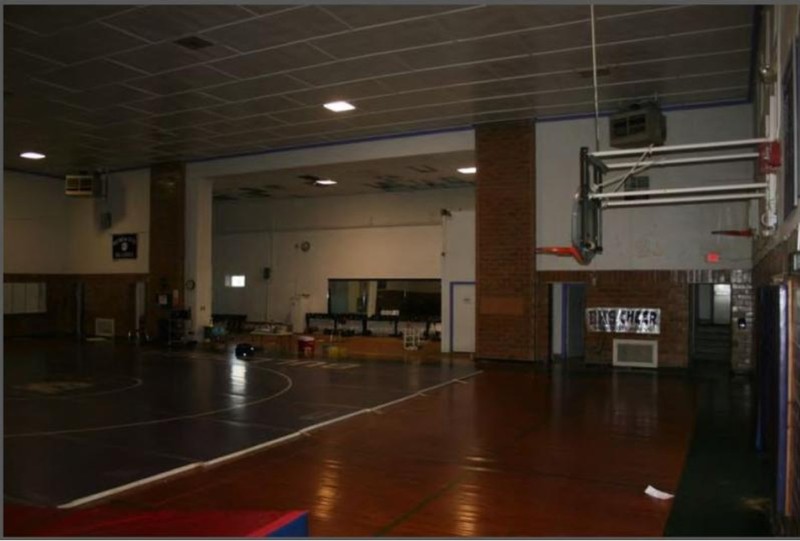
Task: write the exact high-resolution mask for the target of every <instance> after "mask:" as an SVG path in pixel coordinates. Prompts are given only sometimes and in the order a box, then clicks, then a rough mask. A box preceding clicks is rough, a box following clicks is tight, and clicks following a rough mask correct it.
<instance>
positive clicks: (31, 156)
mask: <svg viewBox="0 0 800 541" xmlns="http://www.w3.org/2000/svg"><path fill="white" fill-rule="evenodd" d="M19 157H20V158H27V159H29V160H41V159H42V158H44V154H40V153H39V152H23V153H22V154H20V155H19Z"/></svg>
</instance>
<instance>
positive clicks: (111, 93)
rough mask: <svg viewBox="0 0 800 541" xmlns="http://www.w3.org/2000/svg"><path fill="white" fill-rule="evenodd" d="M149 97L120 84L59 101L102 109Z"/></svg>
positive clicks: (84, 92) (93, 89) (90, 90)
mask: <svg viewBox="0 0 800 541" xmlns="http://www.w3.org/2000/svg"><path fill="white" fill-rule="evenodd" d="M151 96H152V95H151V94H147V93H145V92H142V91H140V90H136V89H135V88H130V87H127V86H124V85H120V84H112V85H107V86H102V87H99V88H90V89H88V90H84V91H83V92H78V93H76V94H73V95H71V96H69V97H64V98H61V101H65V102H67V103H70V104H72V105H77V106H79V107H86V108H87V109H103V108H106V107H111V106H113V105H119V104H122V103H127V102H131V101H136V100H142V99H146V98H149V97H151Z"/></svg>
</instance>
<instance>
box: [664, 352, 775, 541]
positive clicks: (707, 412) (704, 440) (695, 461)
mask: <svg viewBox="0 0 800 541" xmlns="http://www.w3.org/2000/svg"><path fill="white" fill-rule="evenodd" d="M689 376H690V377H692V378H693V379H694V380H695V381H696V392H697V417H696V424H695V428H694V434H693V437H692V442H691V445H690V447H689V452H688V454H687V456H686V463H685V466H684V469H683V474H682V476H681V481H680V484H679V486H678V492H677V494H676V495H675V500H674V502H673V506H672V512H671V513H670V516H669V519H668V521H667V525H666V528H665V530H664V535H665V536H667V537H698V536H699V537H708V536H714V537H733V536H736V537H761V536H770V535H771V530H770V524H769V518H768V517H769V515H768V513H769V506H770V503H769V502H770V500H769V495H770V479H771V477H770V469H769V462H768V461H767V458H766V457H764V456H761V455H760V454H759V453H758V452H757V451H756V449H755V434H754V426H755V412H756V402H755V383H754V381H753V380H752V379H751V378H749V377H747V376H733V375H731V374H730V372H729V370H728V367H727V365H724V364H723V365H720V364H715V363H708V362H706V363H695V367H694V368H693V369H692V370H691V371H690V372H689Z"/></svg>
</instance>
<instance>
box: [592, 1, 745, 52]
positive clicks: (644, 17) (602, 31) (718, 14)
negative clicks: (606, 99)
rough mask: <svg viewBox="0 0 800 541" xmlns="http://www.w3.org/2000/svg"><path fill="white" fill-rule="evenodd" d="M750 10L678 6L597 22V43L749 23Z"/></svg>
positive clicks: (713, 6)
mask: <svg viewBox="0 0 800 541" xmlns="http://www.w3.org/2000/svg"><path fill="white" fill-rule="evenodd" d="M752 17H753V7H752V6H722V5H710V6H680V7H676V8H670V9H668V10H664V11H660V12H657V13H656V14H653V13H650V12H636V13H635V14H633V15H630V16H626V17H618V18H613V19H605V20H601V21H597V26H596V34H597V42H598V43H606V42H609V41H618V40H620V39H635V38H643V37H652V36H659V35H667V34H673V33H676V32H691V31H695V30H706V29H711V28H719V27H724V26H732V25H737V24H749V23H751V22H752Z"/></svg>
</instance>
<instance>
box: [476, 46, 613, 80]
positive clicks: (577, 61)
mask: <svg viewBox="0 0 800 541" xmlns="http://www.w3.org/2000/svg"><path fill="white" fill-rule="evenodd" d="M599 56H600V54H599V53H598V58H599ZM591 66H592V50H591V49H590V48H588V47H587V48H583V49H576V50H571V51H563V52H554V53H547V54H531V55H527V56H524V57H520V58H511V59H508V60H498V61H495V62H491V63H488V64H486V67H487V68H488V69H491V70H492V71H493V72H494V73H496V74H497V75H498V76H499V77H518V76H524V75H531V74H538V73H552V72H558V71H564V70H570V69H573V70H575V69H577V70H581V69H585V68H587V67H589V68H591Z"/></svg>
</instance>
